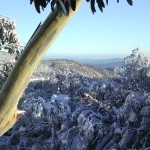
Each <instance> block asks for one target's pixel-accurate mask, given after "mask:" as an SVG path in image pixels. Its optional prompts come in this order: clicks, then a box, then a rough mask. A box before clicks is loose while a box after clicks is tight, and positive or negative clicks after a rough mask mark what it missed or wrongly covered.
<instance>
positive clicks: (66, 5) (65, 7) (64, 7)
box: [30, 0, 133, 16]
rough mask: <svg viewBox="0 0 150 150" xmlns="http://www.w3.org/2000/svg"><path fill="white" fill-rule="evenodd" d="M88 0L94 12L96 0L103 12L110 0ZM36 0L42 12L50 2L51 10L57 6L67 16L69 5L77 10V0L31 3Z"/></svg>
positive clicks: (128, 0) (130, 3) (129, 0)
mask: <svg viewBox="0 0 150 150" xmlns="http://www.w3.org/2000/svg"><path fill="white" fill-rule="evenodd" d="M86 1H87V2H90V7H91V11H92V13H93V14H94V13H95V12H96V9H95V2H96V3H97V5H98V7H99V9H100V11H101V12H103V9H104V8H105V6H106V5H108V0H106V3H105V2H104V1H103V0H96V1H95V0H86ZM33 2H34V5H35V8H36V11H37V12H38V13H40V10H41V8H42V9H43V10H44V9H45V8H46V7H47V5H48V4H50V6H51V10H52V11H54V8H55V6H56V9H57V12H58V13H60V14H61V13H64V14H65V15H66V16H67V15H68V14H69V6H71V9H72V10H73V11H75V10H76V0H30V4H32V3H33ZM127 2H128V4H129V5H131V6H132V5H133V1H132V0H127ZM117 3H119V0H117Z"/></svg>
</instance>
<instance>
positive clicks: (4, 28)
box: [0, 16, 20, 54]
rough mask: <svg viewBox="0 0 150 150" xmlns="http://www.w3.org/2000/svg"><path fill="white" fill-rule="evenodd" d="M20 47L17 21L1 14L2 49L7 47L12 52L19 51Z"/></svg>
mask: <svg viewBox="0 0 150 150" xmlns="http://www.w3.org/2000/svg"><path fill="white" fill-rule="evenodd" d="M19 47H20V46H19V38H18V36H17V33H16V23H15V21H13V20H11V19H9V18H8V17H4V16H0V49H2V48H3V49H6V50H8V52H9V53H10V54H12V53H14V52H15V51H17V50H18V49H19Z"/></svg>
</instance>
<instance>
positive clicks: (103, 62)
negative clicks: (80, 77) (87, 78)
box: [78, 58, 124, 68]
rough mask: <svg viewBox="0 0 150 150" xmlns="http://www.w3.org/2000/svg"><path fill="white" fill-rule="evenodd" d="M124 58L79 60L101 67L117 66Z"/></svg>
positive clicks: (120, 64)
mask: <svg viewBox="0 0 150 150" xmlns="http://www.w3.org/2000/svg"><path fill="white" fill-rule="evenodd" d="M123 60H124V58H111V59H82V60H78V62H80V63H83V64H90V65H93V66H95V67H99V68H115V67H120V66H122V64H123Z"/></svg>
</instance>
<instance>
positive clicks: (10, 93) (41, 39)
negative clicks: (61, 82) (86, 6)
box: [0, 0, 81, 136]
mask: <svg viewBox="0 0 150 150" xmlns="http://www.w3.org/2000/svg"><path fill="white" fill-rule="evenodd" d="M80 5H81V0H77V1H76V11H77V9H78V8H79V7H80ZM74 14H75V11H72V10H71V9H70V10H69V15H68V16H65V15H64V14H62V16H59V14H58V13H57V12H56V11H54V12H52V13H51V14H50V15H49V16H48V17H47V19H46V20H45V22H44V23H43V24H42V25H41V26H40V28H38V30H37V32H36V33H35V34H34V36H33V37H32V38H31V40H30V41H29V43H28V44H27V45H26V47H25V49H24V52H23V54H22V56H21V57H20V59H19V60H18V61H17V63H16V65H15V67H14V68H13V70H12V72H11V73H10V75H9V77H8V79H7V81H6V83H5V84H4V86H3V88H2V90H1V93H0V136H2V135H3V134H4V133H5V132H6V131H8V130H9V129H10V128H11V127H12V126H13V125H14V123H15V122H16V121H17V119H18V118H19V116H20V115H21V114H22V111H18V110H17V105H18V102H19V99H20V97H21V96H22V94H23V92H24V90H25V88H26V87H27V85H28V83H29V81H30V77H31V75H32V73H33V72H34V70H35V69H36V67H37V65H38V63H39V62H40V60H41V59H42V57H43V55H44V54H45V53H46V51H47V50H48V48H49V47H50V46H51V44H52V43H53V41H54V40H55V38H56V37H57V36H58V35H59V33H60V32H61V30H62V28H63V27H64V26H65V25H66V23H67V22H68V21H69V20H70V19H71V18H72V17H73V15H74ZM33 19H34V18H33Z"/></svg>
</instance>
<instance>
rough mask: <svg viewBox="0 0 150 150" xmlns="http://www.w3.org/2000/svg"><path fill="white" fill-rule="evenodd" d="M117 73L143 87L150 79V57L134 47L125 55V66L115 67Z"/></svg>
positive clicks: (136, 85) (131, 82)
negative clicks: (129, 53)
mask: <svg viewBox="0 0 150 150" xmlns="http://www.w3.org/2000/svg"><path fill="white" fill-rule="evenodd" d="M115 73H119V74H120V75H122V76H123V77H125V78H126V79H127V80H129V82H130V85H131V86H134V87H136V88H141V86H142V87H143V83H145V84H146V83H147V81H148V79H150V57H149V56H147V55H146V54H144V53H143V52H142V51H140V49H139V48H137V49H134V50H132V53H131V55H129V56H127V57H125V59H124V64H123V67H120V68H115Z"/></svg>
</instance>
